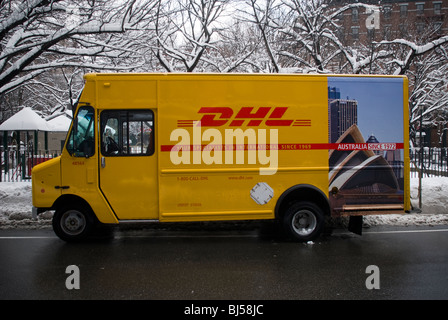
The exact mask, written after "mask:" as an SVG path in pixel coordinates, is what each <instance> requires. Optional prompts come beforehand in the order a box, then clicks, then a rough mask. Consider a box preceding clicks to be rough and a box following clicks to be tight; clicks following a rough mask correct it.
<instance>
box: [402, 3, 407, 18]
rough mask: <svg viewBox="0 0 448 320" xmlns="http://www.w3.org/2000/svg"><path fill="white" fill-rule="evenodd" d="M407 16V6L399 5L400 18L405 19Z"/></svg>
mask: <svg viewBox="0 0 448 320" xmlns="http://www.w3.org/2000/svg"><path fill="white" fill-rule="evenodd" d="M407 16H408V5H407V4H400V17H402V18H405V17H407Z"/></svg>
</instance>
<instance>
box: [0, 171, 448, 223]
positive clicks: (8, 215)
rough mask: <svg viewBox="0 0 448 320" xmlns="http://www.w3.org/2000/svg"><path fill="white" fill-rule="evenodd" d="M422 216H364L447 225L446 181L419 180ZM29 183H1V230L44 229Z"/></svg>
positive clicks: (46, 218)
mask: <svg viewBox="0 0 448 320" xmlns="http://www.w3.org/2000/svg"><path fill="white" fill-rule="evenodd" d="M422 199H423V201H422V202H423V208H422V212H421V213H411V214H392V215H375V216H366V217H365V218H364V222H365V224H367V225H370V226H377V225H393V226H413V225H448V206H447V199H448V178H447V177H439V178H435V177H434V178H423V179H422ZM411 202H412V204H413V206H414V207H418V179H417V178H412V179H411ZM31 207H32V200H31V182H0V229H13V228H47V227H50V226H51V217H52V212H47V213H44V214H41V215H39V217H38V219H37V220H33V219H32V217H31Z"/></svg>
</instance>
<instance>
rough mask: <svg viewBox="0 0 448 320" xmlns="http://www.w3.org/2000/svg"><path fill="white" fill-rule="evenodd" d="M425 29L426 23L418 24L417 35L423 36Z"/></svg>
mask: <svg viewBox="0 0 448 320" xmlns="http://www.w3.org/2000/svg"><path fill="white" fill-rule="evenodd" d="M425 27H426V24H425V23H422V22H419V23H417V25H416V30H417V34H422V33H423V32H425Z"/></svg>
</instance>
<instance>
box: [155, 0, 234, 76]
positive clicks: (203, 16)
mask: <svg viewBox="0 0 448 320" xmlns="http://www.w3.org/2000/svg"><path fill="white" fill-rule="evenodd" d="M228 2H229V0H168V1H160V2H159V3H158V6H157V9H156V10H155V11H156V18H155V33H156V39H157V41H156V44H146V47H148V46H151V47H152V52H153V54H154V55H155V56H156V57H157V59H158V61H159V63H160V65H161V66H162V67H163V68H164V69H165V71H168V72H173V71H184V72H192V71H195V70H197V69H198V67H199V66H200V64H201V62H202V61H203V60H204V57H205V56H207V51H209V50H213V49H216V47H215V44H216V42H217V40H218V38H217V35H218V32H217V31H219V29H220V24H221V22H220V21H219V20H220V18H223V16H224V14H225V12H224V11H225V8H226V4H227V3H228ZM215 36H216V37H215Z"/></svg>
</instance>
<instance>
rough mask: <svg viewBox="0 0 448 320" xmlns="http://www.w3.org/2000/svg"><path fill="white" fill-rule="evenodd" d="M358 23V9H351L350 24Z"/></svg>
mask: <svg viewBox="0 0 448 320" xmlns="http://www.w3.org/2000/svg"><path fill="white" fill-rule="evenodd" d="M358 21H359V11H358V8H352V22H358Z"/></svg>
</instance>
